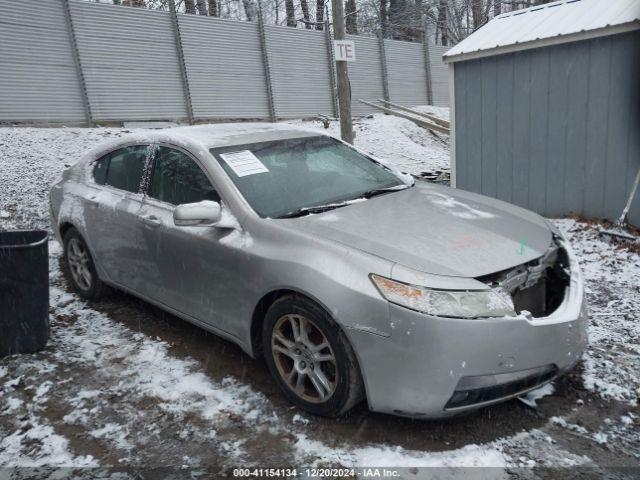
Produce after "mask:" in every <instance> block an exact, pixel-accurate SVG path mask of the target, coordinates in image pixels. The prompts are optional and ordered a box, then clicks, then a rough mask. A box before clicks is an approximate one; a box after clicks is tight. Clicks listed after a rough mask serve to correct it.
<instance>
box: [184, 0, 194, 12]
mask: <svg viewBox="0 0 640 480" xmlns="http://www.w3.org/2000/svg"><path fill="white" fill-rule="evenodd" d="M184 11H185V12H186V13H190V14H193V15H195V13H196V6H195V4H194V3H193V0H184Z"/></svg>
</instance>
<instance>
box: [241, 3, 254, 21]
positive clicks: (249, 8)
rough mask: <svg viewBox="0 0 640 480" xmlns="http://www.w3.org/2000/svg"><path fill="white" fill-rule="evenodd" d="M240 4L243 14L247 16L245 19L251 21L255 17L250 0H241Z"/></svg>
mask: <svg viewBox="0 0 640 480" xmlns="http://www.w3.org/2000/svg"><path fill="white" fill-rule="evenodd" d="M242 6H243V7H244V14H245V15H246V16H247V20H248V21H249V22H253V21H254V20H255V19H256V10H255V6H254V4H253V3H252V1H251V0H242Z"/></svg>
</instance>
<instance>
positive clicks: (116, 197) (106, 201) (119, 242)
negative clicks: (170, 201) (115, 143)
mask: <svg viewBox="0 0 640 480" xmlns="http://www.w3.org/2000/svg"><path fill="white" fill-rule="evenodd" d="M150 150H151V149H150V146H149V145H131V146H127V147H122V148H119V149H117V150H115V151H113V152H111V153H109V154H108V155H105V156H104V157H102V158H100V159H99V160H98V161H97V162H95V164H94V168H93V180H94V183H93V184H92V185H91V187H92V188H91V190H92V193H90V194H89V195H88V197H87V203H88V206H87V208H86V209H85V212H86V214H85V219H86V223H87V225H86V232H87V236H88V238H89V244H90V247H91V249H92V251H93V255H94V257H95V258H96V260H97V262H98V264H99V265H100V268H101V269H102V271H103V272H104V273H105V274H106V275H107V277H108V279H109V280H111V281H112V282H115V283H117V284H119V285H122V286H124V287H127V288H130V289H132V290H135V291H139V289H140V284H141V281H140V279H141V278H142V277H144V271H145V269H146V268H147V266H146V265H145V262H144V255H143V251H142V250H141V245H142V243H141V242H142V239H141V236H140V228H139V223H140V222H139V214H140V208H141V207H142V193H141V184H142V179H143V176H144V172H145V169H146V167H147V164H148V162H149V161H150V158H149V157H150V155H149V153H150Z"/></svg>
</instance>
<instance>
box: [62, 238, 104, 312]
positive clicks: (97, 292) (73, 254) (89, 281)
mask: <svg viewBox="0 0 640 480" xmlns="http://www.w3.org/2000/svg"><path fill="white" fill-rule="evenodd" d="M63 244H64V266H65V273H66V274H67V279H68V280H69V282H70V283H71V286H72V287H73V289H74V290H75V291H76V292H77V293H78V294H79V295H80V296H81V297H83V298H86V299H88V300H96V299H98V298H100V297H102V296H104V295H105V293H106V291H107V286H106V285H105V284H104V283H103V282H102V280H100V278H99V277H98V273H97V271H96V266H95V263H94V262H93V258H92V257H91V253H90V252H89V247H88V246H87V243H86V242H85V241H84V239H83V238H82V235H80V233H79V232H78V231H77V230H76V229H75V228H70V229H69V230H68V231H67V232H66V233H65V235H64V238H63Z"/></svg>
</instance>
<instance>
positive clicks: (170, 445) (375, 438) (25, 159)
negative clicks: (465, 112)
mask: <svg viewBox="0 0 640 480" xmlns="http://www.w3.org/2000/svg"><path fill="white" fill-rule="evenodd" d="M439 113H440V114H445V113H446V112H445V111H440V112H439ZM291 123H292V124H303V123H304V126H305V127H309V126H315V127H317V128H319V129H322V127H321V126H320V125H319V124H318V122H315V123H308V122H291ZM125 131H126V129H123V128H94V129H79V128H69V129H67V128H62V129H48V128H47V129H44V128H43V129H35V128H0V229H11V228H35V227H39V228H49V223H48V211H47V209H48V204H47V193H48V187H49V185H50V184H51V183H53V182H54V181H55V179H56V178H57V177H58V176H59V175H60V173H61V171H62V170H63V169H64V168H65V167H66V166H68V165H70V164H72V163H73V162H74V159H75V158H76V157H77V156H78V155H79V154H80V153H81V152H83V151H85V150H86V149H87V148H89V147H91V146H93V145H95V144H96V143H97V142H99V141H101V140H104V139H107V138H113V137H116V136H119V135H122V134H123V133H124V132H125ZM329 131H330V132H331V133H334V134H335V133H337V132H338V126H337V124H336V123H335V122H333V123H332V125H331V127H330V130H329ZM356 132H357V137H356V144H357V145H358V146H359V147H361V148H363V149H364V150H367V151H369V152H372V153H374V154H375V155H377V156H379V157H382V158H385V159H387V160H389V161H392V162H394V163H395V164H397V165H398V166H399V167H400V168H401V169H402V170H404V171H408V172H411V173H414V174H419V173H422V172H433V171H436V170H447V169H448V145H447V138H446V137H443V136H441V137H435V136H433V135H430V134H429V133H427V132H425V131H424V130H422V129H421V128H419V127H416V126H415V125H413V124H412V123H411V122H409V121H406V120H402V119H399V118H395V117H389V116H385V115H374V116H373V117H372V118H367V119H361V120H359V121H358V122H357V124H356ZM556 223H557V225H558V226H559V227H560V228H561V230H562V231H563V232H564V233H565V234H566V235H567V237H568V238H569V240H570V241H571V243H572V244H573V246H574V248H575V250H576V253H577V255H578V257H579V259H580V262H581V265H582V268H583V270H584V273H585V278H586V285H587V295H588V300H589V304H590V308H591V318H592V320H591V325H590V328H589V334H590V342H591V343H590V346H589V349H588V351H587V352H586V353H585V355H584V359H583V362H582V364H581V365H580V366H579V367H578V369H576V371H574V372H572V373H571V374H569V375H567V376H565V377H563V378H561V379H559V380H557V381H556V382H554V385H553V388H551V387H545V389H544V390H542V391H540V392H537V393H532V394H529V395H528V396H527V398H526V399H525V400H526V404H525V402H521V401H518V400H514V401H512V402H508V403H506V404H502V405H498V406H495V407H491V408H487V409H484V410H481V411H480V412H476V413H473V414H471V415H468V416H465V417H461V418H456V419H451V420H448V421H439V422H417V421H410V420H406V419H399V418H395V417H389V416H385V415H378V414H372V413H370V412H367V411H366V409H365V408H364V407H360V408H358V409H356V410H355V411H354V412H353V414H352V415H351V416H350V417H348V418H345V419H340V420H331V421H327V420H324V419H318V418H314V417H311V416H309V415H305V414H303V413H300V412H298V411H296V410H295V409H292V408H291V407H290V405H289V404H288V403H287V402H286V401H285V400H284V399H283V398H282V397H281V395H280V394H279V393H278V392H277V390H276V388H275V386H274V385H273V383H272V382H271V380H270V378H269V376H268V373H267V371H266V369H265V368H264V366H262V365H261V363H260V362H257V361H254V360H252V359H250V358H249V357H247V356H246V355H244V354H243V353H242V352H241V351H240V350H239V349H238V348H236V347H235V346H233V345H231V344H229V343H227V342H225V341H223V340H220V339H217V338H216V337H214V336H212V335H209V334H206V333H205V332H203V331H202V330H199V329H197V328H196V327H193V326H191V325H188V324H186V323H185V322H181V321H180V320H178V319H176V318H174V317H172V316H170V315H167V314H164V313H162V312H160V311H159V310H157V309H155V308H154V307H151V306H149V305H147V304H145V303H144V302H141V301H138V300H136V299H133V298H131V297H129V296H127V295H124V294H117V293H116V294H114V295H113V296H112V297H111V298H109V299H106V300H104V301H101V302H98V303H95V304H87V303H85V302H84V301H82V300H81V299H80V298H78V297H77V296H76V295H74V294H73V293H71V292H70V291H69V289H68V288H67V285H66V283H65V280H64V278H63V276H62V274H61V271H60V267H59V259H60V255H61V249H60V246H59V245H58V244H57V243H56V242H55V241H52V242H51V243H50V271H51V322H52V338H51V341H50V343H49V345H48V346H47V348H46V349H45V350H44V351H43V352H40V353H38V354H35V355H17V356H12V357H9V358H4V359H0V467H15V466H18V467H47V468H48V467H84V468H82V469H81V470H78V472H79V473H78V474H81V473H82V472H87V469H86V467H95V468H114V467H115V468H127V467H131V468H144V467H159V466H167V467H172V468H178V469H181V468H183V469H186V470H189V471H196V472H197V471H201V472H206V471H210V470H211V469H215V468H234V467H243V466H273V467H277V466H280V467H284V466H298V467H301V466H309V465H316V466H320V465H325V466H326V465H332V466H339V465H342V466H368V467H372V466H389V467H399V466H404V467H428V466H441V467H456V466H464V467H495V468H494V469H491V470H490V471H487V472H490V475H491V477H492V478H495V477H496V476H502V475H504V476H505V477H508V476H509V475H512V474H515V475H518V476H523V477H530V476H532V475H536V474H538V473H540V472H541V471H542V470H539V468H540V467H572V466H581V467H586V468H590V469H591V468H593V469H595V470H594V471H598V470H597V469H599V468H605V467H612V466H634V467H636V468H638V467H640V428H639V426H640V410H639V406H638V398H639V396H640V321H639V320H638V318H639V317H640V256H639V255H638V254H636V253H632V252H629V251H627V250H624V249H617V248H614V247H613V246H612V245H611V244H609V243H607V242H606V241H604V240H603V239H602V238H600V237H599V236H598V234H597V231H596V229H595V228H594V227H592V226H591V225H590V224H588V223H585V222H581V221H576V220H572V219H560V220H556ZM93 471H94V472H95V470H93ZM474 472H476V473H477V472H478V471H476V470H474ZM105 473H106V474H110V473H113V470H105ZM443 474H444V475H445V476H446V471H445V472H444V473H443ZM402 475H403V476H405V477H409V478H418V477H420V476H421V474H420V470H411V469H409V470H403V471H402ZM124 478H126V475H125V477H124Z"/></svg>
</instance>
